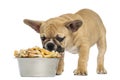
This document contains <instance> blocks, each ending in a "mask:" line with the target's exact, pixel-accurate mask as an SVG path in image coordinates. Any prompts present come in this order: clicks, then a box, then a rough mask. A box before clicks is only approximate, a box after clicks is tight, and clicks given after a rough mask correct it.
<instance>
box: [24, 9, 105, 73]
mask: <svg viewBox="0 0 120 80" xmlns="http://www.w3.org/2000/svg"><path fill="white" fill-rule="evenodd" d="M24 23H25V24H27V25H29V26H30V27H31V28H33V29H34V30H35V31H36V32H37V33H40V37H41V40H42V44H43V48H45V49H47V50H49V51H53V50H54V51H57V52H59V53H64V51H65V50H67V51H69V52H71V53H77V54H78V55H79V58H78V65H77V69H75V70H74V74H75V75H87V62H88V58H89V51H90V47H91V46H93V45H94V44H97V47H98V57H97V73H98V74H106V73H107V72H106V70H105V68H104V55H105V52H106V29H105V27H104V24H103V22H102V20H101V19H100V17H99V15H98V14H97V13H95V12H94V11H92V10H89V9H82V10H80V11H78V12H76V13H74V14H72V13H69V14H64V15H61V16H59V17H55V18H50V19H48V20H46V21H35V20H29V19H24ZM63 68H64V54H63V57H62V58H61V59H60V62H59V65H58V70H57V73H56V74H58V75H60V74H61V73H62V72H63V70H64V69H63Z"/></svg>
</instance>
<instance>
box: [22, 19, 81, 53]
mask: <svg viewBox="0 0 120 80" xmlns="http://www.w3.org/2000/svg"><path fill="white" fill-rule="evenodd" d="M24 23H25V24H27V25H29V26H30V27H31V28H33V29H34V30H35V31H36V32H37V33H40V38H41V41H42V44H43V48H45V49H47V50H49V51H53V50H54V51H57V52H59V53H63V52H64V50H65V46H66V44H67V42H68V41H69V40H70V39H71V38H70V36H71V34H72V33H73V32H76V31H77V30H78V29H79V27H80V26H81V25H82V21H81V20H73V21H65V22H60V21H58V20H56V19H50V20H47V21H43V22H41V21H34V20H28V19H24Z"/></svg>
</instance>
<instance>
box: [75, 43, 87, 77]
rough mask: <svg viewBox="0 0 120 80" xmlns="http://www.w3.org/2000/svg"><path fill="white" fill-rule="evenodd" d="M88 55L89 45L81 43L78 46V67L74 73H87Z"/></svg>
mask: <svg viewBox="0 0 120 80" xmlns="http://www.w3.org/2000/svg"><path fill="white" fill-rule="evenodd" d="M88 56H89V46H87V45H83V46H81V47H80V51H79V59H78V67H77V69H76V70H75V71H74V75H87V61H88Z"/></svg>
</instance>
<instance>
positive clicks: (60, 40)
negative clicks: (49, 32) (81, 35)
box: [56, 35, 65, 42]
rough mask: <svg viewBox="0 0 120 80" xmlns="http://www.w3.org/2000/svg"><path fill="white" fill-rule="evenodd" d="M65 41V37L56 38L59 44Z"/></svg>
mask: <svg viewBox="0 0 120 80" xmlns="http://www.w3.org/2000/svg"><path fill="white" fill-rule="evenodd" d="M64 39H65V37H59V36H58V35H57V36H56V40H58V41H59V42H62V41H63V40H64Z"/></svg>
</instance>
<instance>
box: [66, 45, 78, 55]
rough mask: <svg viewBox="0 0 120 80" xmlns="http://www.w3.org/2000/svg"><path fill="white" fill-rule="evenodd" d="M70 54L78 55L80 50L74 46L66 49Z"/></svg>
mask: <svg viewBox="0 0 120 80" xmlns="http://www.w3.org/2000/svg"><path fill="white" fill-rule="evenodd" d="M66 50H67V51H68V52H70V53H73V54H76V53H78V48H77V47H76V46H72V47H69V48H67V49H66Z"/></svg>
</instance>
